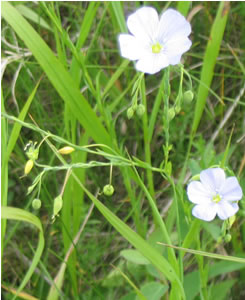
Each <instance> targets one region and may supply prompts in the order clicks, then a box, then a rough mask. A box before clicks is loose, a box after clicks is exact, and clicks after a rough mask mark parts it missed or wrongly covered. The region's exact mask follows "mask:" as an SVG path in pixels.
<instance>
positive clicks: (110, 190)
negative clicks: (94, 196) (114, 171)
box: [103, 184, 114, 196]
mask: <svg viewBox="0 0 245 300" xmlns="http://www.w3.org/2000/svg"><path fill="white" fill-rule="evenodd" d="M103 193H104V194H105V195H106V196H111V195H113V193H114V187H113V186H112V185H111V184H107V185H105V186H104V188H103Z"/></svg>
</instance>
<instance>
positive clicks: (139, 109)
mask: <svg viewBox="0 0 245 300" xmlns="http://www.w3.org/2000/svg"><path fill="white" fill-rule="evenodd" d="M144 113H145V106H144V105H143V104H139V105H138V106H137V109H136V114H137V115H138V116H139V117H142V116H143V114H144Z"/></svg>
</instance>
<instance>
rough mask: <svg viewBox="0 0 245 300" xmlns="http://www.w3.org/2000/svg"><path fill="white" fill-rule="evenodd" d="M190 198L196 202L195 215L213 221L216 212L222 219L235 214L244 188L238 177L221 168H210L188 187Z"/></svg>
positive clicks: (193, 211) (193, 212) (193, 210)
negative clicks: (228, 175)
mask: <svg viewBox="0 0 245 300" xmlns="http://www.w3.org/2000/svg"><path fill="white" fill-rule="evenodd" d="M187 195H188V198H189V200H190V201H191V202H192V203H194V204H196V205H195V206H194V207H193V209H192V214H193V216H194V217H196V218H198V219H201V220H204V221H212V220H213V219H214V218H215V216H216V214H217V215H218V217H219V218H220V219H221V220H226V219H228V218H230V217H231V216H233V215H235V214H236V213H237V211H238V209H239V206H238V204H237V201H238V200H241V199H242V189H241V187H240V185H239V183H238V180H237V178H236V177H234V176H232V177H227V178H226V175H225V172H224V170H223V169H221V168H210V169H207V170H204V171H202V172H201V173H200V181H192V182H191V183H189V185H188V187H187Z"/></svg>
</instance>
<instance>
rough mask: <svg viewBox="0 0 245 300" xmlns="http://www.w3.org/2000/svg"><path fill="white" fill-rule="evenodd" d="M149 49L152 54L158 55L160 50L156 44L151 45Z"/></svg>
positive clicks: (159, 46) (160, 47)
mask: <svg viewBox="0 0 245 300" xmlns="http://www.w3.org/2000/svg"><path fill="white" fill-rule="evenodd" d="M151 49H152V53H160V52H161V50H162V46H161V45H160V44H159V43H158V42H157V43H156V44H154V45H152V47H151Z"/></svg>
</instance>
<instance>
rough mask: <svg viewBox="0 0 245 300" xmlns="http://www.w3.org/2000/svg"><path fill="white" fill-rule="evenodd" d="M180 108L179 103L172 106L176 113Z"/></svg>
mask: <svg viewBox="0 0 245 300" xmlns="http://www.w3.org/2000/svg"><path fill="white" fill-rule="evenodd" d="M180 110H181V107H180V105H178V104H177V105H176V106H175V108H174V111H175V113H176V114H178V113H179V112H180Z"/></svg>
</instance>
